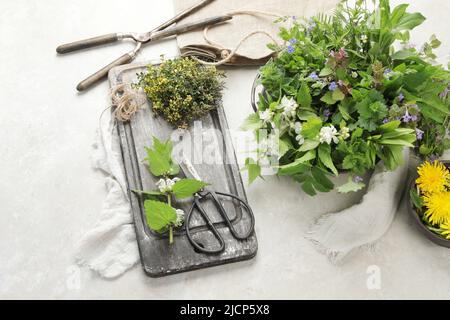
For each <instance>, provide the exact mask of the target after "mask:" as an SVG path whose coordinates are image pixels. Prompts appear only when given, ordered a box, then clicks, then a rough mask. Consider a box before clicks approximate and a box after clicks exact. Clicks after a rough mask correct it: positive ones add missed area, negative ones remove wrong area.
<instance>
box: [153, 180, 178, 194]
mask: <svg viewBox="0 0 450 320" xmlns="http://www.w3.org/2000/svg"><path fill="white" fill-rule="evenodd" d="M177 181H180V179H179V178H173V179H166V180H164V179H161V180H159V181H158V182H157V183H156V186H157V187H158V189H159V191H160V192H162V193H166V192H170V191H172V188H173V186H174V185H175V183H177Z"/></svg>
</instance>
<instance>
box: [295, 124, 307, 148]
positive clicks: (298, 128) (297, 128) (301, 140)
mask: <svg viewBox="0 0 450 320" xmlns="http://www.w3.org/2000/svg"><path fill="white" fill-rule="evenodd" d="M302 130H303V126H302V123H301V122H296V123H295V124H294V131H295V134H296V136H295V140H297V142H298V143H299V144H303V143H305V138H304V137H303V136H302V134H301V132H302Z"/></svg>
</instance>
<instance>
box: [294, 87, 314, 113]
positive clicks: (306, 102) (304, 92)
mask: <svg viewBox="0 0 450 320" xmlns="http://www.w3.org/2000/svg"><path fill="white" fill-rule="evenodd" d="M311 102H312V97H311V93H310V91H309V87H308V84H307V83H306V82H303V83H302V85H301V87H300V89H299V91H298V93H297V103H298V104H299V105H300V106H302V107H304V108H309V107H310V106H311Z"/></svg>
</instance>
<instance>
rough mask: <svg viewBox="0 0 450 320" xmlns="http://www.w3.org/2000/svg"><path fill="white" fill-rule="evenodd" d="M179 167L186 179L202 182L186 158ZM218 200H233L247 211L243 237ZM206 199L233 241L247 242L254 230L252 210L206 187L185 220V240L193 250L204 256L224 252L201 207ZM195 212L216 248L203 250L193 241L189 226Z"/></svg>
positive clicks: (223, 193)
mask: <svg viewBox="0 0 450 320" xmlns="http://www.w3.org/2000/svg"><path fill="white" fill-rule="evenodd" d="M181 167H182V168H183V171H184V173H185V175H186V176H187V177H189V178H193V179H196V180H198V181H202V179H201V177H200V176H199V174H198V172H197V170H196V169H195V168H194V166H193V165H192V163H191V162H190V161H189V160H188V159H186V158H185V159H183V161H182V163H181ZM220 198H228V199H229V200H232V201H233V200H234V201H235V202H238V203H239V205H240V206H241V208H243V209H245V211H247V213H248V214H249V216H250V226H249V228H248V230H247V232H246V233H245V234H244V235H240V234H239V232H238V231H236V229H235V227H234V226H233V223H232V221H231V220H230V218H229V216H228V214H227V212H226V210H225V207H224V206H223V204H222V203H221V201H220ZM208 199H210V200H212V202H213V203H214V206H215V207H216V209H217V210H218V212H219V214H220V216H221V217H222V218H223V221H222V222H223V223H225V224H226V226H227V228H228V229H229V230H230V233H231V234H232V236H233V237H234V238H235V239H237V240H247V239H248V238H249V237H250V236H251V235H252V234H253V231H254V229H255V217H254V214H253V211H252V209H251V208H250V205H249V204H248V203H247V202H246V201H245V200H243V199H241V198H240V197H238V196H236V195H234V194H230V193H225V192H218V191H215V190H213V189H212V188H211V187H209V186H207V187H205V188H204V189H202V190H201V191H199V192H197V193H196V194H195V195H194V202H193V203H192V206H191V208H190V210H189V212H188V213H187V215H186V219H185V230H186V235H187V238H188V239H189V242H190V243H191V244H192V246H193V247H194V248H195V250H196V251H197V252H199V253H205V254H220V253H222V252H223V251H225V240H224V239H223V237H222V235H221V234H220V232H219V231H218V230H217V228H216V226H215V225H214V223H213V222H212V221H211V218H210V216H209V215H208V213H207V212H206V211H205V209H204V206H202V203H203V202H205V201H206V200H208ZM195 211H198V212H200V215H201V217H202V218H203V220H204V221H205V222H206V224H207V227H208V229H209V231H211V232H212V234H213V235H214V237H215V238H216V239H217V241H218V242H219V246H218V248H209V249H208V248H205V246H204V245H203V244H201V243H198V242H197V241H196V240H195V239H193V237H192V231H191V226H190V224H191V220H192V216H193V213H194V212H195Z"/></svg>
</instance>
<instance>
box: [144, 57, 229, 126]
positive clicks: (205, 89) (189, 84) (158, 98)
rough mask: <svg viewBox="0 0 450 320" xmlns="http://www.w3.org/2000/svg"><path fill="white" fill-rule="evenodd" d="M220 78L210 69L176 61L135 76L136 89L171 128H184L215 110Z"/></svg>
mask: <svg viewBox="0 0 450 320" xmlns="http://www.w3.org/2000/svg"><path fill="white" fill-rule="evenodd" d="M223 77H224V74H223V73H222V72H220V71H218V70H217V69H216V68H215V67H213V66H204V65H201V64H200V63H199V62H197V61H196V60H193V59H190V58H179V59H175V60H165V61H163V62H162V63H161V64H160V65H159V66H154V65H149V66H148V67H147V72H146V73H141V74H139V75H138V79H139V81H138V83H137V84H136V86H137V87H140V88H142V89H143V90H144V92H145V93H146V94H147V96H148V98H149V99H150V101H151V102H152V108H153V111H154V112H155V113H156V114H158V115H161V116H162V117H164V119H166V120H167V122H169V123H170V124H172V125H173V126H176V127H179V128H187V127H188V126H189V124H190V123H191V122H192V121H193V120H195V119H198V118H201V117H202V116H204V115H205V114H207V113H208V112H209V111H211V110H213V109H215V108H217V105H218V103H219V102H220V99H221V91H222V88H223V82H222V78H223Z"/></svg>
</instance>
